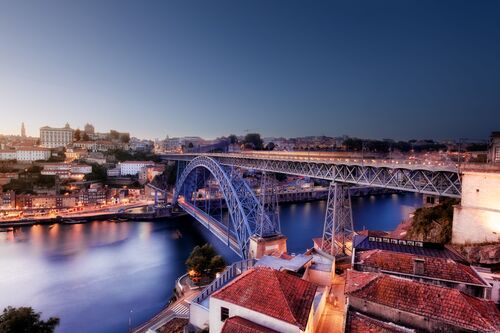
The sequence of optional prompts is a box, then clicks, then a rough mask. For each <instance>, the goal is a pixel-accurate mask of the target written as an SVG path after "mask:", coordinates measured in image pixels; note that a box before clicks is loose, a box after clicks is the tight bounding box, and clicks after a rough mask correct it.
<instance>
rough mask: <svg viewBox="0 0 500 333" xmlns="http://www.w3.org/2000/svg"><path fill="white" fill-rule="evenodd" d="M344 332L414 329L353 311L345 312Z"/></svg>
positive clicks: (385, 332) (390, 332) (396, 332)
mask: <svg viewBox="0 0 500 333" xmlns="http://www.w3.org/2000/svg"><path fill="white" fill-rule="evenodd" d="M345 331H346V333H367V332H368V333H410V332H415V330H414V329H411V328H406V327H403V326H399V325H396V324H393V323H387V322H383V321H380V320H378V319H375V318H372V317H368V316H366V315H363V314H361V313H358V312H355V311H349V312H348V313H347V322H346V329H345Z"/></svg>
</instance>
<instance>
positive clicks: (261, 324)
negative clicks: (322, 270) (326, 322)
mask: <svg viewBox="0 0 500 333" xmlns="http://www.w3.org/2000/svg"><path fill="white" fill-rule="evenodd" d="M316 296H317V286H316V285H315V284H313V283H311V282H308V281H306V280H302V279H300V278H298V277H296V276H293V275H291V274H288V273H285V272H281V271H277V270H274V269H270V268H264V267H259V268H254V269H251V270H249V271H247V272H245V273H243V274H242V275H241V276H239V277H238V278H236V279H235V280H233V281H231V282H230V283H228V284H227V285H226V286H224V287H223V288H222V289H220V290H218V291H216V292H215V293H213V294H212V295H211V296H210V299H209V307H208V308H209V328H210V332H211V333H221V332H222V333H225V332H236V331H251V332H284V333H304V332H305V333H312V332H314V323H313V318H314V309H313V301H314V299H315V297H316ZM190 321H191V319H190Z"/></svg>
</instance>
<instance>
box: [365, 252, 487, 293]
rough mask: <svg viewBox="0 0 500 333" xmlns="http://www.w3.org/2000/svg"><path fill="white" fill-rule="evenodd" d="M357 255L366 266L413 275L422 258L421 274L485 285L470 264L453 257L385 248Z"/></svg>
mask: <svg viewBox="0 0 500 333" xmlns="http://www.w3.org/2000/svg"><path fill="white" fill-rule="evenodd" d="M357 257H358V258H357V260H358V263H360V264H362V265H364V266H368V267H373V268H377V269H380V270H383V271H390V272H395V273H402V274H412V275H413V274H414V273H413V261H414V259H420V260H423V261H424V273H423V274H420V276H426V277H429V278H436V279H442V280H450V281H456V282H465V283H471V284H478V285H483V286H484V285H485V282H483V281H482V280H481V278H480V277H479V275H478V274H477V273H476V272H475V271H474V270H473V269H472V268H471V267H470V266H468V265H464V264H461V263H457V262H456V261H454V260H451V259H445V258H434V257H423V256H418V255H414V254H410V253H401V252H392V251H384V250H370V251H365V252H360V253H359V255H358V256H357Z"/></svg>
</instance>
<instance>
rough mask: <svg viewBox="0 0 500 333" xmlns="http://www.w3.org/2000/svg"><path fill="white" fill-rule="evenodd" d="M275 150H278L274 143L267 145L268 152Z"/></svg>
mask: <svg viewBox="0 0 500 333" xmlns="http://www.w3.org/2000/svg"><path fill="white" fill-rule="evenodd" d="M274 148H276V145H275V144H274V142H269V143H268V144H267V145H266V150H274Z"/></svg>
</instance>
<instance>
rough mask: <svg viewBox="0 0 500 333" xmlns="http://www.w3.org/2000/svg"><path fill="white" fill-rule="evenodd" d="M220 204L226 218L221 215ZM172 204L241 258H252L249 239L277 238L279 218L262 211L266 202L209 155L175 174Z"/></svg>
mask: <svg viewBox="0 0 500 333" xmlns="http://www.w3.org/2000/svg"><path fill="white" fill-rule="evenodd" d="M207 186H208V187H207ZM214 187H215V188H216V190H215V191H213V188H214ZM200 189H203V191H200ZM223 201H224V203H225V206H226V207H227V211H228V215H229V216H224V214H223V212H222V207H223ZM172 203H173V204H175V203H177V204H178V205H179V206H180V207H181V208H182V209H184V210H185V211H186V212H187V213H188V214H190V215H191V216H193V217H194V218H195V219H196V220H197V221H198V222H200V223H201V224H202V225H203V226H204V227H205V228H207V229H208V230H209V231H210V232H211V233H212V234H214V235H215V236H216V237H217V238H219V239H220V240H221V241H222V242H224V243H226V244H227V245H228V246H229V247H230V248H231V249H232V250H233V251H234V252H236V253H237V254H238V255H239V256H241V257H242V258H248V257H250V256H252V255H253V254H252V253H251V250H250V240H251V238H252V237H254V238H257V239H265V238H272V237H276V236H279V235H280V225H279V219H278V218H277V217H276V216H274V212H269V211H267V210H266V209H265V207H264V205H265V203H263V202H261V201H260V200H259V199H258V198H257V197H256V195H255V194H254V193H253V191H252V190H251V189H250V187H249V185H248V183H247V182H246V181H245V180H244V179H243V177H242V176H241V175H240V174H239V173H238V172H237V171H236V170H235V169H234V168H231V167H228V166H222V165H221V164H220V163H218V162H217V161H216V160H214V159H213V158H211V157H208V156H198V157H195V158H194V159H193V160H191V161H190V162H189V164H187V165H186V166H185V168H184V169H183V170H182V173H180V175H178V179H177V183H176V187H175V192H174V195H173V199H172ZM214 211H215V212H214ZM218 213H220V214H218Z"/></svg>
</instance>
